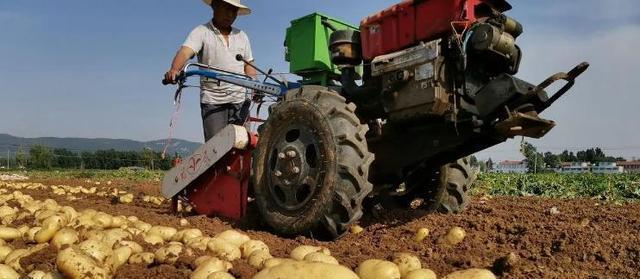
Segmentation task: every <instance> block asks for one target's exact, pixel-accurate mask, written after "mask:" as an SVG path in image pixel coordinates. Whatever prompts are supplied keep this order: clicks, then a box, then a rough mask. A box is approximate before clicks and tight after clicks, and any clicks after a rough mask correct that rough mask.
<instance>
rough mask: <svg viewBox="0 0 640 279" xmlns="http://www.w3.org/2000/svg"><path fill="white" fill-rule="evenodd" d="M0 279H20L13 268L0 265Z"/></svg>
mask: <svg viewBox="0 0 640 279" xmlns="http://www.w3.org/2000/svg"><path fill="white" fill-rule="evenodd" d="M0 278H2V279H20V274H18V273H17V272H16V271H15V270H13V268H11V267H9V266H7V265H3V264H0Z"/></svg>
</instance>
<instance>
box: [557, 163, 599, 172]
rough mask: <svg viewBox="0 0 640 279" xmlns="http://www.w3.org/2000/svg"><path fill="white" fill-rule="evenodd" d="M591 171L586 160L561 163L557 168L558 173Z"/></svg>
mask: <svg viewBox="0 0 640 279" xmlns="http://www.w3.org/2000/svg"><path fill="white" fill-rule="evenodd" d="M590 171H591V168H590V167H589V163H587V162H571V163H563V164H562V167H561V168H560V169H559V170H558V172H559V173H588V172H590Z"/></svg>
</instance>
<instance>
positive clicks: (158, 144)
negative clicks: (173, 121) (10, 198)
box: [0, 134, 200, 157]
mask: <svg viewBox="0 0 640 279" xmlns="http://www.w3.org/2000/svg"><path fill="white" fill-rule="evenodd" d="M165 141H166V140H154V141H147V142H141V141H135V140H127V139H105V138H98V139H89V138H54V137H43V138H22V137H14V136H12V135H8V134H0V154H3V155H4V154H6V152H7V150H9V151H11V153H13V154H12V156H15V153H16V151H17V150H18V148H19V147H20V146H22V147H23V148H24V150H25V152H28V151H29V148H30V147H31V146H33V145H38V144H40V145H44V146H47V147H49V148H65V149H68V150H70V151H73V152H82V151H92V152H93V151H96V150H109V149H114V150H117V151H140V150H143V149H144V148H151V149H152V150H154V151H158V152H162V149H163V148H164V145H165ZM198 147H200V143H197V142H192V141H187V140H181V139H173V140H171V146H169V149H168V150H167V153H168V154H174V153H175V152H178V154H180V155H181V156H183V157H184V156H187V155H189V154H191V153H193V151H195V150H196V149H197V148H198ZM5 156H6V155H5Z"/></svg>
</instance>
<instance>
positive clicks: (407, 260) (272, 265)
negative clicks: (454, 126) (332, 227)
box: [0, 183, 495, 279]
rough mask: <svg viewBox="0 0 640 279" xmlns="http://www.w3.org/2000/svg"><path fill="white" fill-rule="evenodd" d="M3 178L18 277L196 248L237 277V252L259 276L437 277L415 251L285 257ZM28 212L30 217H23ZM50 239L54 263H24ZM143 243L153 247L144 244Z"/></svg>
mask: <svg viewBox="0 0 640 279" xmlns="http://www.w3.org/2000/svg"><path fill="white" fill-rule="evenodd" d="M6 186H7V185H1V184H0V223H1V224H2V225H1V226H0V278H8V279H12V278H21V277H20V275H24V274H27V277H28V278H34V279H35V278H38V279H39V278H43V279H44V278H111V277H112V276H113V275H114V274H115V272H116V270H117V269H118V268H119V267H121V266H122V265H124V264H127V263H129V264H136V265H145V266H153V265H159V264H168V265H173V264H176V262H177V261H178V259H179V258H180V257H193V256H194V255H196V254H197V255H205V256H201V257H199V258H197V259H196V260H195V262H194V266H195V268H194V269H193V271H192V272H191V274H190V278H191V279H216V278H222V279H227V278H234V277H233V276H232V275H231V274H230V273H229V270H231V269H232V268H233V265H232V263H231V262H233V261H235V260H243V261H245V262H247V263H248V264H249V265H251V266H252V267H254V268H256V269H257V270H258V271H259V272H258V273H257V274H256V275H255V276H254V278H256V279H275V278H292V279H295V278H311V279H313V278H354V279H357V278H361V279H386V278H390V279H427V278H436V274H435V272H433V271H432V270H430V269H426V268H423V266H422V263H421V261H420V259H419V258H417V257H416V256H415V255H412V254H409V253H396V254H395V255H394V256H393V258H392V259H390V260H387V259H370V260H366V261H363V262H361V263H360V264H359V265H358V266H357V268H356V269H355V270H351V269H350V268H348V267H346V266H343V265H341V264H340V262H339V261H338V260H337V259H336V258H335V257H333V256H331V252H330V251H329V250H328V249H326V248H323V247H317V246H308V245H303V246H299V247H296V248H295V249H293V250H291V251H290V254H289V257H287V258H278V257H274V256H272V255H271V253H270V251H269V247H268V246H267V245H266V244H265V243H264V242H262V241H260V240H255V239H251V238H249V236H247V235H245V234H243V233H240V232H238V231H235V230H228V231H224V232H222V233H219V234H217V235H214V236H207V235H205V234H204V233H203V232H202V231H200V230H199V229H196V228H188V227H187V226H188V224H189V223H188V221H186V220H181V222H180V226H181V227H180V228H174V227H169V226H158V225H152V224H149V223H146V222H144V221H142V220H140V219H138V218H137V217H135V216H113V215H110V214H107V213H104V212H100V211H96V210H93V209H86V210H83V211H80V212H78V211H76V210H75V209H74V208H72V207H69V206H61V205H59V204H58V203H57V202H56V201H55V200H52V199H47V200H44V201H38V200H34V199H33V198H32V197H31V196H29V195H25V194H23V193H21V192H19V191H14V192H11V193H9V191H8V189H7V187H6ZM11 186H15V189H40V188H41V187H42V186H41V185H39V184H33V183H23V184H19V183H16V184H12V185H11ZM12 188H13V187H12ZM50 188H51V190H52V191H54V193H56V194H57V195H61V196H62V195H64V196H66V195H68V194H76V193H83V194H100V193H101V192H100V191H98V190H97V189H95V188H94V187H92V188H89V189H87V188H83V187H65V186H51V187H50ZM63 191H64V192H63ZM85 192H86V193H85ZM106 195H107V196H112V197H118V199H119V200H120V201H121V202H126V201H127V199H129V198H133V197H132V195H129V194H128V193H126V192H124V193H123V192H121V191H119V190H114V191H113V192H112V193H108V194H106ZM145 198H146V197H145ZM150 198H151V197H149V200H151V199H150ZM123 199H124V201H123ZM9 205H12V206H13V207H12V206H9ZM31 217H33V218H31ZM27 218H29V219H28V220H33V221H32V222H24V220H25V219H27ZM16 221H22V222H19V223H20V224H22V225H20V226H13V225H12V224H14V223H16ZM428 235H429V232H428V230H426V229H421V230H418V232H417V233H416V236H415V240H416V241H423V240H424V239H425V238H426V237H428ZM464 237H465V232H464V230H462V229H461V228H457V227H454V228H452V229H451V230H450V231H449V233H448V234H446V235H445V236H443V237H442V238H441V239H440V240H439V242H442V243H445V245H451V246H454V245H457V244H458V243H460V242H462V241H463V240H464ZM16 240H22V241H23V242H25V243H28V244H29V245H30V246H28V248H23V249H14V246H13V245H12V242H14V241H16ZM136 241H138V242H136ZM49 247H52V248H53V249H55V250H57V251H58V254H57V257H56V267H57V271H55V272H44V271H41V270H34V267H33V266H21V263H20V259H22V258H25V257H28V256H30V255H33V254H34V253H37V252H38V251H42V250H43V249H49ZM143 247H152V248H148V249H150V250H145V249H144V248H143ZM444 278H449V279H459V278H495V276H494V275H493V274H492V273H491V272H490V271H487V270H479V269H471V270H463V271H459V272H455V273H452V274H449V275H447V276H445V277H444Z"/></svg>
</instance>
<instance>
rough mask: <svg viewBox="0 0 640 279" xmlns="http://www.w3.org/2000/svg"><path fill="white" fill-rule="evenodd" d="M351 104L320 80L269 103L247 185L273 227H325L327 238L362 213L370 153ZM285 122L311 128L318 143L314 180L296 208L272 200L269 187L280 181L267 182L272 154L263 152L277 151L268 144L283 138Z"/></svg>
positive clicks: (317, 231) (313, 230)
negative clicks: (321, 84) (251, 180)
mask: <svg viewBox="0 0 640 279" xmlns="http://www.w3.org/2000/svg"><path fill="white" fill-rule="evenodd" d="M355 110H356V106H355V104H353V103H346V100H345V99H344V98H343V97H342V96H340V95H339V94H338V93H336V92H333V91H330V90H329V89H327V88H326V87H321V86H304V87H302V88H300V89H295V90H292V91H290V92H288V93H287V94H286V95H285V97H284V100H283V101H281V102H280V103H278V104H276V105H274V106H273V107H272V108H271V110H270V115H269V118H268V119H267V122H266V123H265V124H264V125H263V126H262V127H261V134H260V140H259V143H258V146H257V148H256V150H255V153H254V158H253V171H254V176H253V179H254V181H253V183H254V184H253V185H254V191H255V198H256V203H257V207H258V210H259V212H260V214H261V215H262V217H263V218H264V220H265V221H266V223H267V224H269V225H270V226H271V227H272V228H273V229H274V230H275V231H276V232H277V233H280V234H285V235H298V234H312V235H313V236H314V237H318V236H320V237H322V236H323V235H327V233H328V235H327V236H328V237H329V238H338V237H340V236H342V235H343V234H344V233H345V232H347V231H348V229H349V227H350V226H351V224H353V223H354V222H356V221H357V220H359V219H360V218H361V217H362V202H363V200H364V199H365V198H366V197H367V195H368V194H369V193H370V192H371V190H372V185H371V183H369V181H368V175H369V167H370V165H371V163H372V162H373V160H374V155H373V154H372V153H371V152H369V150H368V148H367V142H366V138H365V134H366V133H367V131H368V126H367V125H366V124H362V123H361V122H360V120H359V119H358V117H357V116H356V114H355ZM296 125H297V126H296ZM288 126H295V127H303V128H301V129H308V130H309V131H312V132H313V133H314V135H313V136H314V138H317V139H318V142H319V144H318V145H319V146H321V148H320V147H319V149H321V150H320V151H319V155H317V157H318V158H319V159H318V163H319V164H318V165H317V167H318V168H320V170H321V171H320V174H319V175H318V181H317V182H316V183H317V184H316V185H315V187H311V188H313V189H314V190H313V191H311V194H310V195H312V197H311V198H310V199H309V200H308V201H307V202H302V204H301V206H302V207H301V208H299V209H297V210H287V208H285V206H282V205H280V204H278V203H277V202H276V199H278V197H276V194H274V191H273V190H272V189H273V188H269V187H280V186H270V184H269V183H272V181H274V180H273V178H271V177H270V175H271V174H270V173H269V172H271V169H272V168H274V167H273V163H272V160H273V159H269V158H273V157H270V156H274V155H273V153H274V152H279V151H273V150H274V148H276V147H277V146H278V144H279V143H280V142H282V141H283V140H284V136H283V134H282V133H283V131H286V129H289V128H287V127H288ZM270 153H271V154H272V155H270ZM295 187H300V185H296V186H295ZM281 200H282V199H280V201H281Z"/></svg>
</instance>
